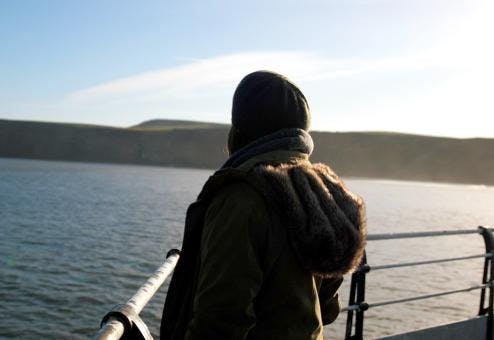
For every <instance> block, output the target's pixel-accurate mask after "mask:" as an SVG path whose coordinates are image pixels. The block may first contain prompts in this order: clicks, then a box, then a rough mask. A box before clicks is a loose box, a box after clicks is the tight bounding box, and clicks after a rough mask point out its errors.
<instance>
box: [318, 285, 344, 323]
mask: <svg viewBox="0 0 494 340" xmlns="http://www.w3.org/2000/svg"><path fill="white" fill-rule="evenodd" d="M342 282H343V279H342V278H338V279H320V282H319V290H318V295H319V304H320V306H321V319H322V324H323V325H329V324H330V323H332V322H333V321H334V320H336V318H337V317H338V314H339V313H340V301H339V296H338V288H339V287H340V286H341V283H342Z"/></svg>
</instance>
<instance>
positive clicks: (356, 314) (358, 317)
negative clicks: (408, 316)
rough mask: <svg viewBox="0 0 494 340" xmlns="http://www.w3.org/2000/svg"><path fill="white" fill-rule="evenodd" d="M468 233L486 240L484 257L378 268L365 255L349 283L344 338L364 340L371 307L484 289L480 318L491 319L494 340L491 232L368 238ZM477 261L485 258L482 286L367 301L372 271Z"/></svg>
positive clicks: (489, 335)
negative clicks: (366, 281)
mask: <svg viewBox="0 0 494 340" xmlns="http://www.w3.org/2000/svg"><path fill="white" fill-rule="evenodd" d="M465 234H480V235H481V236H482V237H483V239H484V244H485V249H486V252H485V253H484V254H478V255H470V256H462V257H450V258H445V259H435V260H425V261H416V262H405V263H393V264H385V265H379V266H370V265H369V264H368V263H367V257H366V255H365V254H364V257H363V259H362V263H361V265H360V266H359V268H358V269H357V270H356V271H355V272H354V273H353V275H352V280H351V283H350V298H349V304H348V306H347V307H345V308H343V309H342V311H346V312H347V323H346V332H345V339H348V340H361V339H363V333H364V313H365V311H366V310H368V309H369V308H375V307H380V306H387V305H393V304H398V303H404V302H410V301H417V300H424V299H430V298H434V297H438V296H444V295H451V294H457V293H463V292H468V291H472V290H477V289H480V290H481V293H480V308H479V313H478V315H487V316H488V322H487V330H486V335H487V339H492V335H493V330H492V327H493V321H494V318H493V304H494V295H493V293H494V285H493V279H494V266H493V258H494V237H493V234H492V230H491V229H489V228H487V227H478V229H466V230H442V231H428V232H415V233H394V234H374V235H369V236H368V238H367V239H368V241H383V240H395V239H405V238H419V237H439V236H451V235H465ZM475 258H484V259H485V260H484V270H483V275H482V284H480V285H476V286H471V287H466V288H461V289H455V290H449V291H443V292H438V293H433V294H426V295H419V296H411V297H407V298H401V299H395V300H387V301H379V302H374V303H368V302H366V301H365V279H366V274H368V273H369V272H371V271H376V270H385V269H392V268H401V267H411V266H422V265H428V264H435V263H444V262H453V261H463V260H469V259H475ZM487 289H489V301H488V306H487V307H485V300H486V291H487Z"/></svg>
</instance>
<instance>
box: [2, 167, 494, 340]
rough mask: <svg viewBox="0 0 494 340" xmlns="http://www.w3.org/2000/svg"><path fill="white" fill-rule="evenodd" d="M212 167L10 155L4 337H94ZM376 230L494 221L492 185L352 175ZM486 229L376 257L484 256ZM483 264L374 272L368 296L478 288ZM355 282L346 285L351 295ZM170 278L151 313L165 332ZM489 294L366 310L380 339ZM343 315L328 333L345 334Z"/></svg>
mask: <svg viewBox="0 0 494 340" xmlns="http://www.w3.org/2000/svg"><path fill="white" fill-rule="evenodd" d="M210 174H211V172H210V171H205V170H192V169H174V168H158V167H144V166H121V165H101V164H83V163H66V162H45V161H32V160H14V159H1V158H0V235H1V237H0V302H1V303H0V337H1V338H24V339H37V338H57V339H58V338H71V339H85V338H88V337H90V336H91V335H93V334H94V332H95V331H96V330H97V328H98V325H99V322H100V320H101V317H102V316H103V315H104V314H105V313H106V312H107V311H108V310H109V309H110V308H111V307H112V306H113V305H115V304H117V303H122V302H125V301H126V299H127V298H129V297H130V296H131V295H132V294H133V293H134V292H135V290H136V289H137V288H138V287H139V286H140V285H141V284H142V283H143V282H144V281H145V280H146V278H147V276H148V275H150V274H151V273H152V272H153V271H154V270H155V269H156V268H157V267H158V266H159V265H160V264H161V262H162V261H163V260H164V257H165V254H166V252H167V250H168V249H170V248H171V247H177V246H179V244H180V241H181V237H182V228H183V220H184V215H185V210H186V207H187V205H188V204H189V203H190V202H191V201H193V199H194V198H195V196H196V195H197V194H198V193H199V191H200V189H201V186H202V184H203V183H204V181H205V180H206V179H207V177H208V176H209V175H210ZM347 184H348V186H349V187H350V188H351V189H352V190H354V191H355V192H357V193H359V194H360V195H362V196H363V197H364V198H365V200H366V202H367V211H368V229H369V232H370V233H382V232H403V231H412V230H414V231H416V230H435V229H458V228H465V229H470V228H475V227H476V226H477V225H484V224H494V188H493V187H483V186H467V185H447V184H428V183H416V182H395V181H376V180H354V179H349V180H347ZM483 251H484V248H483V243H482V239H481V238H480V236H477V235H473V236H466V237H446V238H442V239H434V238H433V239H421V240H402V241H379V242H372V243H370V244H369V246H368V259H369V262H370V264H374V265H375V264H384V263H390V262H393V263H394V262H397V261H398V262H401V261H412V260H419V259H424V258H428V259H429V258H442V257H450V256H453V255H454V256H462V255H469V254H480V253H482V252H483ZM481 267H482V260H480V259H479V260H468V261H462V262H458V263H448V264H438V265H433V266H425V267H416V268H413V269H412V268H403V269H392V270H388V271H382V272H381V271H379V272H375V273H370V274H369V276H368V290H367V300H368V301H369V302H375V301H381V300H387V299H394V298H400V297H406V296H411V295H416V294H426V293H432V292H437V291H441V290H446V289H457V288H463V287H467V286H470V285H474V284H478V283H479V282H480V279H481ZM347 286H348V282H345V286H344V289H342V293H341V294H342V301H346V300H347V296H348V293H347V289H346V287H347ZM165 291H166V285H165V286H164V287H163V288H162V289H161V290H160V292H159V294H158V295H157V296H156V297H155V299H154V300H152V302H151V303H150V304H149V305H148V307H147V308H146V309H145V310H144V312H143V313H142V318H143V319H144V321H145V322H146V323H147V324H148V326H149V328H150V330H151V332H152V333H153V334H155V335H156V334H158V329H159V320H160V318H161V310H162V305H163V301H164V298H165ZM478 303H479V292H478V291H475V292H470V293H463V294H458V295H452V296H448V297H442V298H436V299H432V300H427V301H420V302H413V303H407V304H403V305H397V306H388V307H379V308H376V309H374V310H372V309H371V310H370V311H368V312H367V318H366V325H365V334H366V335H367V337H369V338H372V337H376V336H380V335H385V334H392V333H396V332H400V331H404V330H409V329H414V328H418V327H425V326H430V325H434V324H437V323H443V322H449V321H454V320H459V319H462V318H466V317H470V316H473V315H474V314H475V313H476V311H477V309H478ZM344 321H345V315H341V316H340V318H339V319H338V320H337V321H336V323H335V324H334V325H332V326H330V327H328V328H326V329H325V333H326V335H327V338H329V339H340V338H342V337H343V332H344Z"/></svg>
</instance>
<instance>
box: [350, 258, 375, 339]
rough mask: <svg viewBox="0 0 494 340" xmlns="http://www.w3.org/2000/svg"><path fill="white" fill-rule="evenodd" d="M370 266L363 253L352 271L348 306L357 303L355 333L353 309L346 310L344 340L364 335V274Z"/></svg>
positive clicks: (361, 337) (359, 337)
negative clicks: (358, 263) (358, 264)
mask: <svg viewBox="0 0 494 340" xmlns="http://www.w3.org/2000/svg"><path fill="white" fill-rule="evenodd" d="M369 269H370V267H369V266H368V265H367V256H366V254H365V253H364V256H363V257H362V262H361V264H360V266H359V268H358V269H357V270H356V271H355V273H353V275H352V281H351V284H350V298H349V303H348V305H349V306H352V305H357V306H359V308H358V309H357V310H356V311H355V334H353V335H352V330H353V317H354V311H353V310H352V309H349V310H348V314H347V320H346V331H345V339H346V340H362V339H363V336H364V312H365V310H366V308H361V307H362V306H364V305H365V275H366V274H367V273H368V272H369Z"/></svg>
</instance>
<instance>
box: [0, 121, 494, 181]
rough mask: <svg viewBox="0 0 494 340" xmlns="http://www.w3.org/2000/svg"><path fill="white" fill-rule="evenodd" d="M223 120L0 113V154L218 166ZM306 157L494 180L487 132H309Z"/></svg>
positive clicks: (362, 170) (359, 172)
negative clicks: (32, 117)
mask: <svg viewBox="0 0 494 340" xmlns="http://www.w3.org/2000/svg"><path fill="white" fill-rule="evenodd" d="M227 134H228V127H227V126H226V125H222V124H213V123H202V122H189V121H170V120H154V121H149V122H144V123H142V124H139V125H137V126H134V127H131V128H127V129H124V128H112V127H102V126H92V125H76V124H58V123H40V122H25V121H10V120H0V157H16V158H33V159H52V160H69V161H84V162H110V163H132V164H150V165H164V166H180V167H198V168H212V169H213V168H217V167H218V166H220V165H221V164H222V162H223V161H224V160H225V159H226V157H227V154H226V138H227ZM311 134H312V136H313V137H314V142H315V145H316V148H315V151H314V154H313V156H312V159H313V160H314V161H322V162H325V163H328V164H329V165H331V166H332V167H333V168H334V169H335V170H336V171H337V172H338V173H340V174H341V175H343V176H355V177H369V178H389V179H403V180H419V181H441V182H457V183H472V184H488V185H494V139H480V138H476V139H454V138H438V137H428V136H417V135H407V134H397V133H377V132H348V133H334V132H312V133H311Z"/></svg>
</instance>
